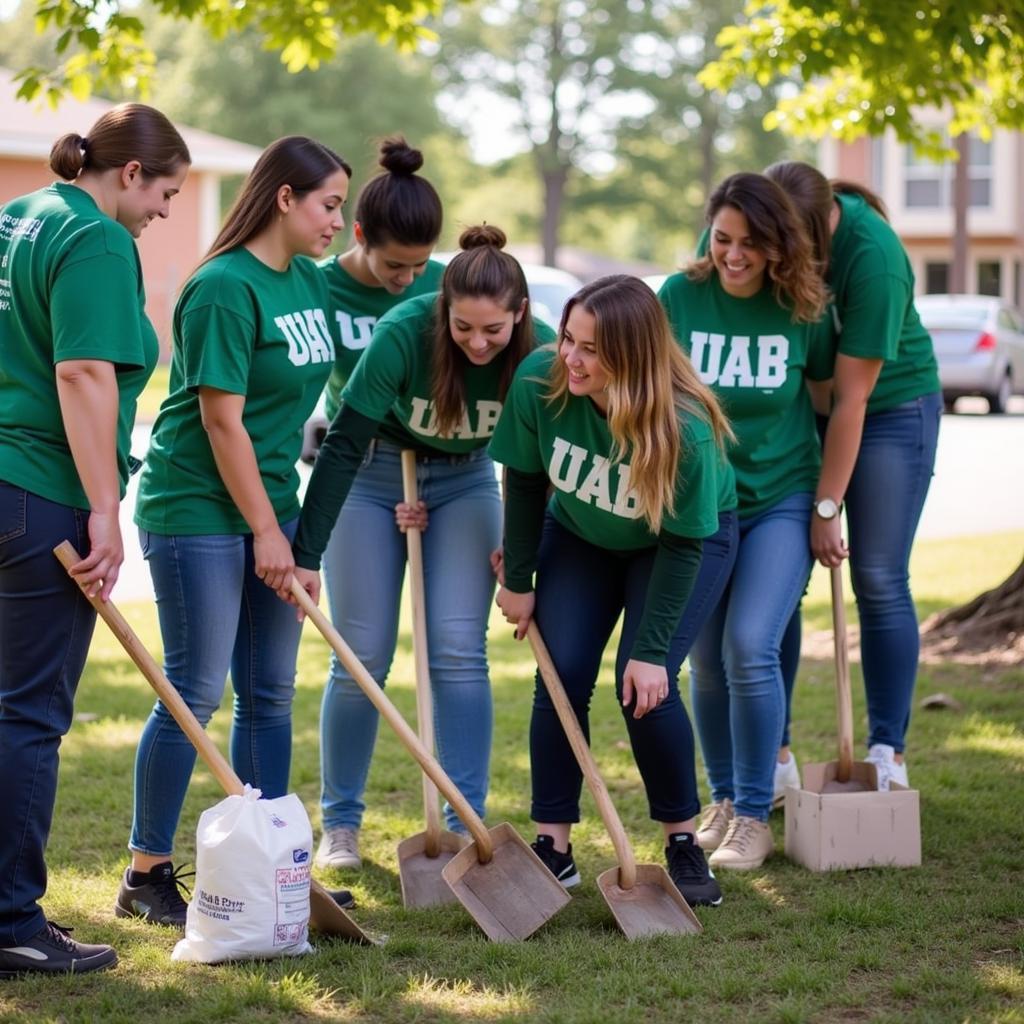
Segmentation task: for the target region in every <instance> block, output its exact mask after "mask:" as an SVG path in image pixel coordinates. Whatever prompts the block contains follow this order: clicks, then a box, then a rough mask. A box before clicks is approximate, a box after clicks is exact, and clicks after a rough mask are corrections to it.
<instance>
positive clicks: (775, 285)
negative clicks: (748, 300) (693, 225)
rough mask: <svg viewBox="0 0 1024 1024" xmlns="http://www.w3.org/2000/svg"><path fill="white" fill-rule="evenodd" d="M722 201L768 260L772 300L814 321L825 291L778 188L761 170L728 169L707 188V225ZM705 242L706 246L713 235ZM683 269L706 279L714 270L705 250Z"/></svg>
mask: <svg viewBox="0 0 1024 1024" xmlns="http://www.w3.org/2000/svg"><path fill="white" fill-rule="evenodd" d="M724 206H730V207H732V208H733V209H734V210H738V211H739V212H740V213H742V214H743V216H744V217H746V219H747V227H748V229H749V231H750V239H751V241H752V242H753V244H754V245H755V246H756V247H757V248H758V249H759V250H760V251H761V252H762V253H764V255H765V258H766V259H767V261H768V266H767V274H768V280H769V281H771V285H772V293H773V295H774V296H775V301H776V302H778V303H779V305H781V306H784V307H786V308H790V309H792V317H793V320H794V322H804V323H813V322H814V321H815V320H818V319H819V318H820V317H821V315H822V313H824V311H825V304H826V301H827V291H826V289H825V285H824V283H823V281H822V277H821V273H820V268H819V266H818V263H817V261H816V260H815V258H814V252H813V247H812V244H811V240H810V239H809V238H808V236H807V231H806V229H805V227H804V224H803V220H802V218H801V217H800V214H799V213H798V212H797V209H796V208H795V207H794V205H793V204H792V203H791V202H790V200H789V198H788V197H787V195H786V193H785V192H784V191H783V190H782V188H780V186H779V185H777V184H776V183H775V182H774V181H772V180H771V179H770V178H767V177H765V176H764V175H763V174H753V173H750V172H742V173H740V174H733V175H730V176H729V177H728V178H726V179H725V181H723V182H722V183H721V185H719V186H718V188H716V189H715V191H714V192H712V193H711V198H710V199H709V200H708V208H707V222H708V224H709V225H710V224H711V223H712V221H713V220H714V219H715V217H716V216H717V214H718V212H719V210H721V209H722V207H724ZM708 244H709V249H710V246H711V245H712V244H714V239H713V238H712V239H709V243H708ZM685 269H686V275H687V277H689V278H691V280H694V281H707V280H708V279H709V278H710V277H711V275H712V274H713V273H715V267H714V263H713V262H712V260H711V254H710V251H709V253H708V254H707V255H706V256H704V257H703V258H701V259H699V260H696V261H695V262H693V263H691V264H689V266H687V267H686V268H685Z"/></svg>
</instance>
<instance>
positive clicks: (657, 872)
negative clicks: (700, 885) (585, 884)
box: [597, 864, 704, 939]
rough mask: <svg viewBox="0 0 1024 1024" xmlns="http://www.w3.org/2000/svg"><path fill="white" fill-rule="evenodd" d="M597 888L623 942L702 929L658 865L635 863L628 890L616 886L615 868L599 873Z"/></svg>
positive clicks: (617, 873)
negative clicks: (623, 936) (624, 940)
mask: <svg viewBox="0 0 1024 1024" xmlns="http://www.w3.org/2000/svg"><path fill="white" fill-rule="evenodd" d="M597 885H598V888H599V889H600V890H601V895H602V896H603V897H604V901H605V903H607V904H608V909H609V910H610V911H611V912H612V914H613V915H614V917H615V922H616V924H618V926H619V928H621V929H622V933H623V934H624V935H625V936H626V938H627V939H643V938H647V937H648V936H650V935H699V934H700V933H701V932H702V931H703V930H704V928H703V926H702V925H701V923H700V921H699V920H697V915H696V914H695V913H694V912H693V911H692V910H691V909H690V905H689V904H688V903H687V902H686V900H684V899H683V894H682V893H681V892H680V891H679V890H678V889H677V888H676V886H675V883H674V882H673V881H672V879H671V878H669V875H668V872H667V871H666V870H665V869H664V868H663V867H662V866H661V865H660V864H637V866H636V881H635V882H634V883H633V887H632V888H631V889H623V888H622V887H621V886H620V885H619V869H618V868H617V867H616V868H609V869H608V870H607V871H602V872H601V874H600V875H598V876H597Z"/></svg>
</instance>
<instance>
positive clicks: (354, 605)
mask: <svg viewBox="0 0 1024 1024" xmlns="http://www.w3.org/2000/svg"><path fill="white" fill-rule="evenodd" d="M416 485H417V490H418V493H419V498H420V500H422V501H424V502H426V505H427V512H428V516H429V521H428V524H427V528H426V530H424V532H423V576H424V589H425V599H424V602H425V606H426V619H427V650H428V652H429V659H430V685H431V692H432V694H433V700H434V732H435V737H436V743H437V755H438V760H439V761H440V762H441V765H442V767H443V768H444V770H445V771H446V772H447V773H448V775H449V776H450V778H451V780H452V781H453V782H454V783H455V785H456V786H457V787H458V788H459V790H460V791H461V792H462V794H463V796H465V798H466V799H467V800H468V801H469V803H470V805H471V806H472V808H473V810H475V811H476V813H477V814H479V815H480V816H481V817H483V815H484V804H485V801H486V798H487V784H488V767H489V761H490V756H491V728H492V721H491V720H492V710H491V683H490V678H489V676H488V669H487V652H486V646H485V645H486V636H487V619H488V616H489V614H490V607H491V598H492V596H493V593H494V573H493V572H492V571H491V565H490V555H491V552H492V551H494V550H495V549H496V548H497V547H498V545H499V543H500V541H501V499H500V498H499V496H498V484H497V480H496V478H495V475H494V463H493V462H492V461H491V459H490V458H489V457H488V456H487V453H486V452H485V451H484V450H483V449H479V450H478V451H476V452H473V453H472V454H471V455H468V456H456V457H447V456H443V455H438V456H437V457H435V458H426V459H423V458H421V459H419V460H418V461H417V463H416ZM402 500H403V496H402V468H401V452H400V450H399V449H398V448H397V447H395V446H394V445H389V444H386V443H384V442H380V441H378V442H375V443H374V445H373V447H372V448H371V450H370V452H369V454H368V455H367V458H366V460H365V461H364V463H363V466H362V467H361V468H360V470H359V473H358V474H357V476H356V479H355V482H354V484H353V485H352V489H351V491H349V494H348V497H347V499H346V501H345V504H344V506H343V507H342V510H341V514H340V515H339V516H338V522H337V523H336V524H335V527H334V530H333V532H332V533H331V539H330V542H329V543H328V545H327V550H326V551H325V552H324V559H323V571H324V579H325V582H326V584H327V597H328V603H329V605H330V612H331V620H332V621H333V623H334V625H335V627H336V628H337V629H338V632H340V633H341V635H342V636H343V637H344V638H345V640H346V641H347V642H348V643H349V645H350V646H351V647H352V650H353V651H354V652H355V654H356V656H357V657H358V658H359V660H360V661H361V662H362V663H363V665H365V666H366V669H367V670H368V671H369V673H370V675H372V676H373V678H374V679H375V680H376V681H377V682H378V683H379V684H380V685H381V686H383V685H384V683H385V681H386V679H387V675H388V670H389V669H390V667H391V660H392V658H393V657H394V653H395V644H396V642H397V639H398V618H399V610H400V606H401V598H402V579H403V577H404V575H405V563H406V539H405V534H403V533H401V532H400V531H399V529H398V527H397V526H396V524H395V505H396V504H398V502H400V501H402ZM377 717H378V716H377V710H376V709H375V708H374V706H373V705H372V704H371V703H370V702H369V700H367V698H366V697H365V696H364V695H363V691H362V690H360V688H359V686H358V684H357V683H356V682H355V681H354V680H353V679H352V677H351V676H350V675H349V673H348V672H347V671H346V669H345V667H344V666H343V665H342V664H341V663H340V662H339V661H338V660H337V658H334V657H333V656H332V658H331V669H330V674H329V676H328V678H327V686H326V688H325V690H324V699H323V707H322V709H321V714H320V771H321V777H322V785H323V788H322V792H321V797H320V802H321V806H322V808H323V824H324V828H337V827H340V826H344V827H347V828H358V827H359V826H360V824H361V823H362V818H363V812H364V811H365V809H366V804H365V803H364V802H363V793H364V790H365V789H366V778H367V775H368V774H369V771H370V762H371V760H372V759H373V747H374V743H375V741H376V737H377ZM445 818H446V822H447V826H448V828H450V829H452V830H453V831H465V826H464V825H462V823H461V822H460V821H459V819H458V818H457V817H456V815H455V813H454V811H452V809H451V808H450V807H448V806H445Z"/></svg>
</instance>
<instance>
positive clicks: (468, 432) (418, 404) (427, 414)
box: [408, 397, 501, 441]
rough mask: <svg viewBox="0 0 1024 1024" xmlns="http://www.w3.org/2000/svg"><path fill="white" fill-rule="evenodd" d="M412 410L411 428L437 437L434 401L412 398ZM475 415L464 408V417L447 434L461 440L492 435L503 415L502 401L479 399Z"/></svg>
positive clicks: (415, 431) (417, 432) (419, 432)
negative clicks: (471, 414) (499, 418)
mask: <svg viewBox="0 0 1024 1024" xmlns="http://www.w3.org/2000/svg"><path fill="white" fill-rule="evenodd" d="M411 404H412V412H411V414H410V416H409V424H408V425H409V429H410V430H411V431H413V432H414V433H416V434H422V435H423V436H424V437H437V436H439V435H438V427H437V413H436V411H435V410H434V403H433V402H432V401H431V400H430V399H427V398H417V397H414V398H413V399H412V402H411ZM473 413H474V415H473V416H470V412H469V410H468V409H463V410H462V419H461V420H460V421H459V424H458V426H457V427H456V428H455V430H454V431H452V433H451V434H449V435H447V436H448V437H451V438H458V439H459V440H460V441H471V440H474V439H475V438H481V437H490V436H491V435H492V434H493V433H494V427H495V425H496V424H497V422H498V417H499V416H500V415H501V402H495V401H490V400H488V399H484V398H481V399H477V401H476V403H475V405H474V408H473Z"/></svg>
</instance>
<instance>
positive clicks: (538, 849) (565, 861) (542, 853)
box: [530, 836, 580, 889]
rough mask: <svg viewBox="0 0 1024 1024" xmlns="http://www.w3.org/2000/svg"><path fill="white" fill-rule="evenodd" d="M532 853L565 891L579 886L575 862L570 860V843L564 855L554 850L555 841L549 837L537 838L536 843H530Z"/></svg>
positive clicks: (578, 875)
mask: <svg viewBox="0 0 1024 1024" xmlns="http://www.w3.org/2000/svg"><path fill="white" fill-rule="evenodd" d="M530 846H532V847H533V852H534V853H535V854H537V856H538V857H540V859H541V862H542V863H543V864H544V867H546V868H547V869H548V871H550V872H551V874H553V875H554V876H555V878H557V879H558V881H559V882H561V883H562V886H563V887H564V888H566V889H571V888H572V887H573V886H574V885H579V884H580V873H579V872H578V871H577V870H576V861H574V860H573V859H572V843H570V844H569V849H568V851H567V852H566V853H559V852H558V851H557V850H556V849H555V841H554V839H552V838H551V836H537V841H536V842H534V843H530Z"/></svg>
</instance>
